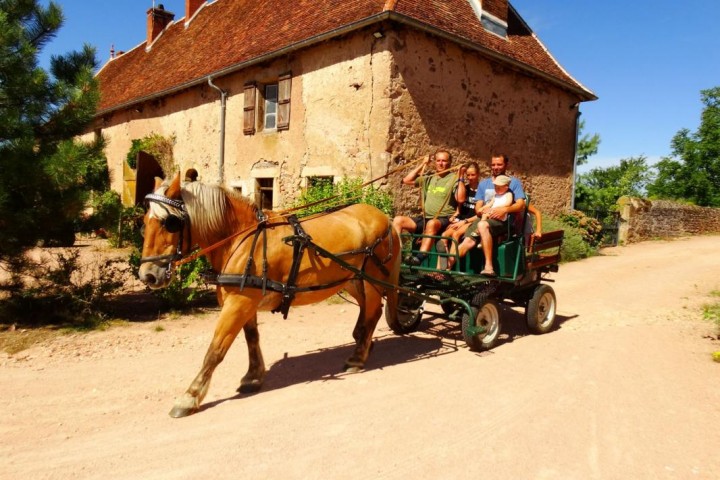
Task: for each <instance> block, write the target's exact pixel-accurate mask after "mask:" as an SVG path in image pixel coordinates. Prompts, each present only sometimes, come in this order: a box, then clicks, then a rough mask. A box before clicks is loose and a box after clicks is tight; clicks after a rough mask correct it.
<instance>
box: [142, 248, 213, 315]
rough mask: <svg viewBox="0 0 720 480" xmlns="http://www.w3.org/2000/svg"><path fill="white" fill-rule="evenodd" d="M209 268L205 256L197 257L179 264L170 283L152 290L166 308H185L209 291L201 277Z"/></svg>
mask: <svg viewBox="0 0 720 480" xmlns="http://www.w3.org/2000/svg"><path fill="white" fill-rule="evenodd" d="M210 268H211V266H210V262H208V261H207V259H206V258H205V257H199V258H197V259H195V260H193V261H191V262H188V263H186V264H184V265H181V266H180V268H178V269H177V271H176V272H175V276H174V277H173V280H172V282H170V285H168V286H167V287H165V288H163V289H160V290H154V291H153V292H154V294H155V296H157V297H158V298H159V299H160V300H162V302H163V304H164V306H165V307H166V308H172V309H175V310H177V309H182V308H187V307H189V306H190V305H191V304H192V303H193V301H195V300H197V299H199V298H200V297H202V296H203V295H204V294H206V293H209V292H210V289H209V286H208V285H207V284H206V283H205V281H204V279H203V274H204V273H206V272H207V271H208V270H210Z"/></svg>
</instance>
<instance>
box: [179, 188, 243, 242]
mask: <svg viewBox="0 0 720 480" xmlns="http://www.w3.org/2000/svg"><path fill="white" fill-rule="evenodd" d="M181 195H182V199H183V202H185V208H186V209H187V213H188V216H189V217H190V222H191V224H192V227H193V230H194V232H195V235H197V236H198V237H200V238H198V240H201V239H211V238H214V237H217V236H218V235H221V236H225V235H230V234H232V233H233V232H234V231H235V230H236V229H237V224H238V223H240V224H243V225H246V226H249V225H248V223H249V222H250V221H255V220H256V218H257V206H256V205H255V204H253V203H252V202H251V201H250V200H248V199H247V198H245V197H243V196H242V195H240V194H238V193H236V192H235V191H232V190H227V189H225V188H223V187H220V186H218V185H205V184H203V183H200V182H188V183H185V184H183V186H182V189H181Z"/></svg>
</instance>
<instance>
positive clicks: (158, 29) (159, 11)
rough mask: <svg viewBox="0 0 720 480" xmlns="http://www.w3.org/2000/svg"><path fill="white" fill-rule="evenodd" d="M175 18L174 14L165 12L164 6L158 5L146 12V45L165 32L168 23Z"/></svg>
mask: <svg viewBox="0 0 720 480" xmlns="http://www.w3.org/2000/svg"><path fill="white" fill-rule="evenodd" d="M174 18H175V14H174V13H172V12H168V11H166V10H165V6H164V5H162V4H160V5H158V6H157V7H155V8H151V9H150V10H148V11H147V45H148V46H149V45H150V44H151V43H152V42H154V41H155V39H156V38H157V37H158V36H159V35H160V34H161V33H162V31H163V30H165V27H167V26H168V24H169V23H170V22H172V21H173V19H174Z"/></svg>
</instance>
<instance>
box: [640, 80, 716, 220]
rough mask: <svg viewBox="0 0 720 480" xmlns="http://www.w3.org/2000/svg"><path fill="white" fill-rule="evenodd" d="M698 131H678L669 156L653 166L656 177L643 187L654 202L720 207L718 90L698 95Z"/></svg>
mask: <svg viewBox="0 0 720 480" xmlns="http://www.w3.org/2000/svg"><path fill="white" fill-rule="evenodd" d="M700 95H701V98H702V103H703V104H704V105H705V107H704V108H703V112H702V117H701V121H700V127H699V128H698V130H697V132H695V133H691V132H690V130H688V129H686V128H685V129H682V130H680V131H679V132H678V133H677V134H675V136H674V137H673V139H672V142H671V147H672V156H671V157H666V158H663V159H662V160H660V161H659V162H658V163H657V164H656V169H657V172H658V173H657V177H656V178H655V181H654V182H652V183H650V184H649V185H648V187H647V192H648V194H649V195H650V196H652V197H655V198H670V199H676V200H682V201H687V202H691V203H694V204H696V205H700V206H709V207H720V87H715V88H712V89H709V90H702V91H701V92H700Z"/></svg>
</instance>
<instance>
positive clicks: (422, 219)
mask: <svg viewBox="0 0 720 480" xmlns="http://www.w3.org/2000/svg"><path fill="white" fill-rule="evenodd" d="M434 158H435V173H434V174H433V173H430V174H426V175H423V176H420V172H422V171H423V169H425V168H426V167H427V166H428V165H429V164H430V159H431V157H428V158H427V159H426V160H425V161H424V162H423V163H421V164H419V165H418V166H417V167H415V168H414V169H413V170H411V171H410V173H408V174H407V175H406V176H405V177H404V178H403V179H402V183H403V185H414V186H416V187H420V188H421V191H422V192H423V193H422V194H423V195H424V202H423V206H424V210H425V211H424V212H423V214H422V215H420V216H417V217H406V216H403V215H398V216H396V217H395V218H394V219H393V225H394V226H395V228H396V229H397V231H398V232H400V233H404V232H409V233H413V234H419V233H424V234H425V235H439V234H440V232H443V231H444V230H445V229H446V228H447V226H448V225H449V224H450V217H451V216H453V215H457V213H458V212H457V208H458V205H462V203H463V202H464V201H465V195H466V193H465V184H464V183H463V182H458V178H457V175H455V174H453V173H452V172H451V171H450V170H449V169H450V165H451V164H452V155H451V154H450V152H448V151H447V150H442V149H441V150H438V151H437V152H435V155H434ZM432 242H433V239H432V238H429V237H424V238H423V239H422V241H421V243H420V253H418V254H417V255H414V256H411V257H409V258H408V259H406V262H407V263H409V264H411V265H416V266H417V265H420V264H421V263H422V262H423V260H425V257H427V253H426V252H429V251H430V247H431V246H432Z"/></svg>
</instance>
